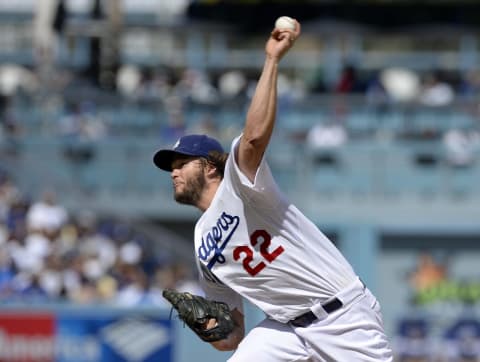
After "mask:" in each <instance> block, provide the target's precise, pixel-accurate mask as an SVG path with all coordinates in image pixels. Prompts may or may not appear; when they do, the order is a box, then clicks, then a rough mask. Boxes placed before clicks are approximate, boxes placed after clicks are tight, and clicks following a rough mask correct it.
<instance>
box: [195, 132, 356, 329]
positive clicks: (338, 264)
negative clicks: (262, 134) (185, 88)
mask: <svg viewBox="0 0 480 362" xmlns="http://www.w3.org/2000/svg"><path fill="white" fill-rule="evenodd" d="M240 137H241V136H240ZM240 137H238V138H236V139H235V140H234V141H233V142H232V147H231V153H230V156H229V158H228V160H227V162H226V166H225V174H224V179H223V181H222V183H221V184H220V186H219V188H218V190H217V193H216V194H215V197H214V199H213V201H212V203H211V205H210V207H209V208H208V209H207V210H206V211H205V212H204V214H203V215H202V216H201V217H200V219H199V220H198V221H197V224H196V226H195V251H196V256H197V265H198V267H199V272H200V276H201V277H200V281H201V283H202V287H203V288H204V291H205V294H206V296H207V297H208V298H210V299H214V300H220V301H224V302H226V303H228V304H229V305H230V307H231V308H232V309H233V308H235V307H236V308H238V309H239V310H240V311H242V310H243V309H242V299H241V298H240V296H242V297H244V298H246V299H248V300H249V301H250V302H251V303H253V304H255V305H256V306H257V307H259V308H260V309H261V310H263V311H264V312H265V313H266V314H267V315H268V316H270V317H271V318H273V319H275V320H277V321H279V322H282V323H285V322H288V321H289V320H291V319H293V318H295V317H296V316H298V315H300V314H302V313H304V312H305V311H307V310H308V309H309V308H310V307H311V306H312V305H315V304H318V302H323V301H325V300H326V299H328V298H330V297H331V296H333V295H335V294H336V293H337V292H339V291H341V290H342V289H344V288H345V287H347V286H348V285H350V284H351V283H352V282H353V281H355V280H356V278H357V276H356V275H355V273H354V271H353V269H352V267H351V266H350V264H349V263H348V262H347V261H346V260H345V258H344V257H343V255H342V254H341V253H340V252H339V251H338V250H337V248H336V247H335V246H334V245H333V243H332V242H331V241H330V240H329V239H328V238H327V237H326V236H325V235H324V234H323V233H322V232H321V231H320V230H319V229H318V228H317V227H316V226H315V225H314V224H313V223H312V222H311V221H310V220H309V219H308V218H307V217H306V216H305V215H303V214H302V213H301V212H300V211H299V210H298V209H297V208H296V207H295V206H294V205H292V204H291V203H290V202H289V201H288V200H287V199H286V198H285V196H284V195H283V194H282V193H281V192H280V190H279V189H278V187H277V185H276V183H275V181H274V179H273V177H272V175H271V172H270V169H269V167H268V165H267V163H266V161H265V159H263V160H262V162H261V164H260V166H259V169H258V171H257V174H256V176H255V180H254V182H253V183H252V182H250V180H249V179H248V178H247V177H246V176H245V175H244V174H242V172H241V171H240V169H239V167H238V164H237V162H236V158H235V157H234V156H233V155H235V153H236V149H237V147H238V144H239V140H240Z"/></svg>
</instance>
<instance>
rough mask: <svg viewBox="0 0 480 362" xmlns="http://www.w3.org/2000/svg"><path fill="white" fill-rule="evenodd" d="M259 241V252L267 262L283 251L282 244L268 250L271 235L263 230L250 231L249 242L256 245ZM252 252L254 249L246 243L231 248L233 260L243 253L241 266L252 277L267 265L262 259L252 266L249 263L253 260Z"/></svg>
mask: <svg viewBox="0 0 480 362" xmlns="http://www.w3.org/2000/svg"><path fill="white" fill-rule="evenodd" d="M259 242H261V244H260V254H261V255H262V257H263V258H264V259H265V260H267V261H268V262H269V263H271V262H272V261H274V260H275V259H276V258H277V256H279V255H280V254H281V253H283V251H284V249H283V247H282V246H279V247H277V248H275V249H274V250H272V251H269V248H270V244H271V242H272V237H271V236H270V234H269V233H267V232H266V231H265V230H256V231H254V232H253V233H252V235H250V244H251V245H252V246H256V245H257V243H259ZM253 253H254V250H252V248H251V247H249V246H247V245H242V246H237V247H236V248H235V249H234V250H233V259H234V260H235V261H237V260H238V259H240V257H241V255H242V254H244V257H243V259H242V264H243V268H244V269H245V270H246V271H247V272H248V274H250V275H251V276H252V277H253V276H255V275H257V274H258V273H259V272H260V271H262V270H263V269H264V268H265V267H266V266H267V265H266V264H265V263H264V262H263V261H261V262H259V263H258V264H256V265H255V266H252V265H251V263H252V261H253Z"/></svg>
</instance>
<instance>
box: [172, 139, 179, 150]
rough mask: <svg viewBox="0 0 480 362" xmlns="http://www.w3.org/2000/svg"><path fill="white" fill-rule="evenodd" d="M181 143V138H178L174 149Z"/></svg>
mask: <svg viewBox="0 0 480 362" xmlns="http://www.w3.org/2000/svg"><path fill="white" fill-rule="evenodd" d="M179 145H180V138H179V139H178V140H177V142H175V144H174V145H173V149H176V148H177V147H178V146H179Z"/></svg>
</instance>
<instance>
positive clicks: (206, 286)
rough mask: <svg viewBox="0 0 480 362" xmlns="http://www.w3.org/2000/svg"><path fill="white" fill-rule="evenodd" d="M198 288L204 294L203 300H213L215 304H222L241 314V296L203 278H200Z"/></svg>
mask: <svg viewBox="0 0 480 362" xmlns="http://www.w3.org/2000/svg"><path fill="white" fill-rule="evenodd" d="M199 281H200V287H201V288H202V290H203V292H204V293H205V298H207V299H209V300H215V301H217V302H224V303H226V304H227V305H228V306H229V307H230V310H233V309H237V310H238V311H239V312H240V313H242V314H244V312H243V299H242V297H241V295H239V294H237V293H236V292H235V291H234V290H233V289H231V288H229V287H227V286H226V285H224V284H218V283H213V282H211V281H209V280H207V279H205V278H204V277H203V276H200V279H199Z"/></svg>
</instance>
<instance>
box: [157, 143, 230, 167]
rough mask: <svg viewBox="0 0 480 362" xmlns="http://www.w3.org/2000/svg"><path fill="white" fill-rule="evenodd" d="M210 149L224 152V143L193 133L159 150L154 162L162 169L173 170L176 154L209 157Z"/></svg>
mask: <svg viewBox="0 0 480 362" xmlns="http://www.w3.org/2000/svg"><path fill="white" fill-rule="evenodd" d="M210 151H217V152H220V153H224V150H223V147H222V145H221V144H220V143H219V142H218V141H217V140H216V139H214V138H211V137H208V136H207V135H198V134H192V135H188V136H183V137H181V138H180V139H179V140H178V141H177V142H176V143H175V145H174V146H173V148H172V149H163V150H159V151H157V152H156V153H155V155H154V156H153V163H154V164H155V165H156V166H157V167H158V168H161V169H162V170H165V171H172V161H173V158H174V157H175V156H176V155H184V156H194V157H205V158H208V154H209V152H210Z"/></svg>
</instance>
